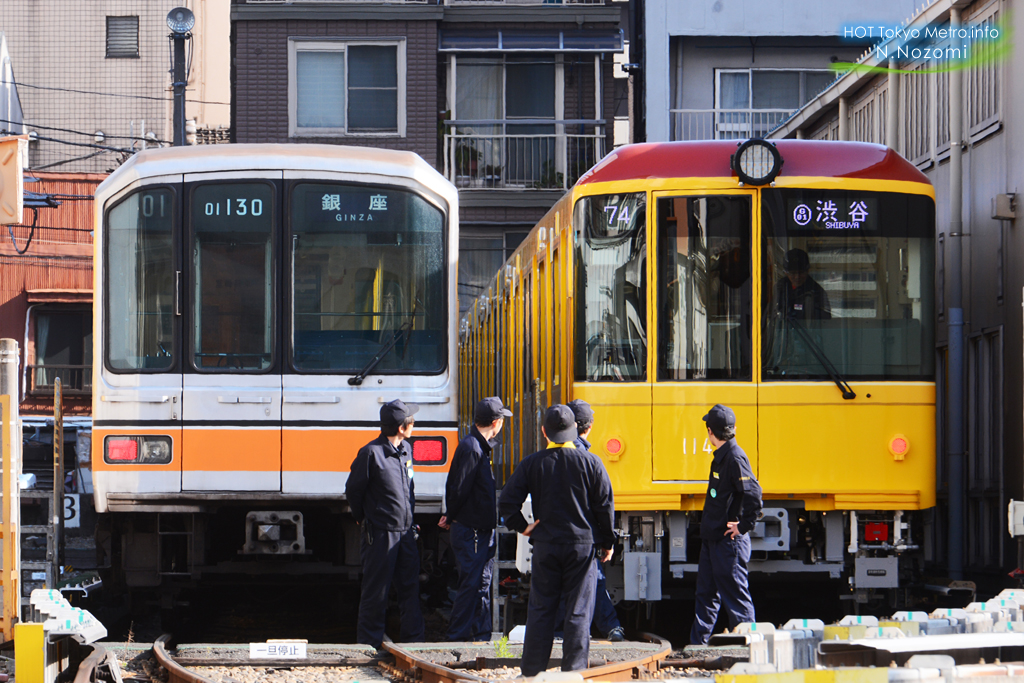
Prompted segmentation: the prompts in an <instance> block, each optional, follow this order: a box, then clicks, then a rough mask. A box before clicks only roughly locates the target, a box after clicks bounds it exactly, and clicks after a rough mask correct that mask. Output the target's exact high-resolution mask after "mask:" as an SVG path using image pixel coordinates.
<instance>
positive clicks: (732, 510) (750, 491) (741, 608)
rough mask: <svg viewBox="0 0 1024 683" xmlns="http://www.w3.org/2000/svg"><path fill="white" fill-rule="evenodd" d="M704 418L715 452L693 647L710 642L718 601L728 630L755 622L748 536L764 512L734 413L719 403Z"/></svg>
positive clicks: (704, 523)
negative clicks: (750, 585) (748, 582)
mask: <svg viewBox="0 0 1024 683" xmlns="http://www.w3.org/2000/svg"><path fill="white" fill-rule="evenodd" d="M704 422H706V423H707V428H708V441H709V442H711V445H712V446H714V447H715V453H714V460H712V461H711V474H710V476H709V477H708V492H707V496H706V497H705V499H704V515H703V517H702V518H701V523H700V538H701V548H700V563H699V564H698V567H697V593H696V600H697V605H696V609H695V614H694V620H693V628H692V629H691V630H690V642H691V643H692V644H694V645H706V644H707V642H708V639H709V638H710V637H711V632H712V631H713V630H714V628H715V621H716V620H717V619H718V608H719V605H720V604H723V603H724V605H725V613H726V615H728V617H729V628H736V625H737V624H742V623H747V622H753V621H754V620H755V618H754V603H753V601H752V600H751V599H750V589H749V587H748V586H747V562H749V561H750V536H748V534H749V532H750V530H751V529H753V528H754V522H755V521H757V515H758V513H759V512H760V511H761V486H760V485H759V484H758V483H757V479H755V478H754V473H753V471H752V470H751V469H750V460H748V459H747V454H746V453H744V452H743V449H742V448H740V447H739V444H737V443H736V415H735V414H734V413H733V412H732V410H731V409H730V408H728V407H726V406H723V405H721V404H719V405H716V406H714V407H713V408H712V409H711V410H710V411H708V414H707V415H705V416H704Z"/></svg>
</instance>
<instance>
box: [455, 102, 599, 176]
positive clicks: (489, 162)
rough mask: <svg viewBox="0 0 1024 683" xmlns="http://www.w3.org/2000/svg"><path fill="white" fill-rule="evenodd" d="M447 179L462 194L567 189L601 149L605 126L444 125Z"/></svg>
mask: <svg viewBox="0 0 1024 683" xmlns="http://www.w3.org/2000/svg"><path fill="white" fill-rule="evenodd" d="M445 123H446V125H447V126H448V128H447V130H448V132H447V133H446V134H445V136H444V173H445V177H446V178H448V180H450V181H451V182H453V183H455V185H456V187H460V188H481V189H482V188H500V189H567V188H569V187H572V185H573V183H575V182H576V181H577V180H578V179H579V177H580V176H581V175H583V174H584V173H586V172H587V170H589V169H590V167H591V166H593V165H594V164H595V163H597V161H598V160H599V159H601V157H603V156H604V149H605V132H604V127H605V121H603V120H601V121H591V120H575V121H555V120H551V119H528V120H521V119H516V120H514V121H510V120H489V121H464V120H459V121H446V122H445Z"/></svg>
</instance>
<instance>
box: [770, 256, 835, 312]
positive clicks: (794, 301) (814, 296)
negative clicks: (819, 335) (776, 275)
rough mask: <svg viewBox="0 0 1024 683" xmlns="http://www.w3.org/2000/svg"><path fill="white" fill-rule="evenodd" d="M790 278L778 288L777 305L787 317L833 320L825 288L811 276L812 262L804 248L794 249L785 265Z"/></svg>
mask: <svg viewBox="0 0 1024 683" xmlns="http://www.w3.org/2000/svg"><path fill="white" fill-rule="evenodd" d="M782 267H783V269H784V270H785V271H786V277H784V278H783V279H781V280H779V281H778V283H776V285H775V305H776V307H777V310H778V311H779V312H780V313H781V314H782V316H783V317H785V318H792V319H796V320H800V321H801V322H802V321H805V320H829V319H830V318H831V317H832V306H831V305H830V304H829V301H828V294H827V293H826V292H825V289H824V288H823V287H822V286H821V285H819V284H818V283H817V282H815V280H814V278H812V277H811V276H810V275H809V274H808V273H809V271H810V268H811V259H810V257H809V256H808V255H807V252H806V251H804V250H803V249H790V250H789V251H787V252H786V258H785V259H784V260H783V262H782Z"/></svg>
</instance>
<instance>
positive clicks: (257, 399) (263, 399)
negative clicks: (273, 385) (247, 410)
mask: <svg viewBox="0 0 1024 683" xmlns="http://www.w3.org/2000/svg"><path fill="white" fill-rule="evenodd" d="M273 402H274V399H272V398H270V397H269V396H253V397H251V398H250V397H248V396H218V397H217V403H273Z"/></svg>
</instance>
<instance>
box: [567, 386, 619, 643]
mask: <svg viewBox="0 0 1024 683" xmlns="http://www.w3.org/2000/svg"><path fill="white" fill-rule="evenodd" d="M565 405H567V406H569V409H570V410H571V411H572V414H573V415H574V416H575V417H576V432H577V433H578V435H577V437H576V441H574V442H573V443H574V444H575V446H576V448H580V449H582V450H585V451H588V452H589V451H590V442H589V441H588V440H587V437H589V436H590V432H591V430H592V429H593V428H594V409H593V408H591V407H590V404H589V403H587V402H586V401H584V400H582V399H579V398H577V399H574V400H572V401H569V402H568V403H566V404H565ZM602 464H604V463H602ZM564 617H565V600H563V601H562V602H561V603H560V604H559V607H558V615H557V616H556V617H555V636H557V637H559V638H561V637H562V632H561V629H560V626H559V624H560V622H562V621H564ZM593 626H594V628H595V629H597V632H598V633H600V634H601V637H602V638H607V639H608V640H610V641H612V642H613V643H618V642H621V641H623V640H625V639H626V632H625V630H623V628H622V624H621V623H619V615H618V614H617V613H616V612H615V605H614V604H613V603H612V598H611V596H610V595H608V586H607V584H606V581H605V576H604V570H603V569H602V568H601V563H598V564H597V588H596V589H595V591H594V622H593Z"/></svg>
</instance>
